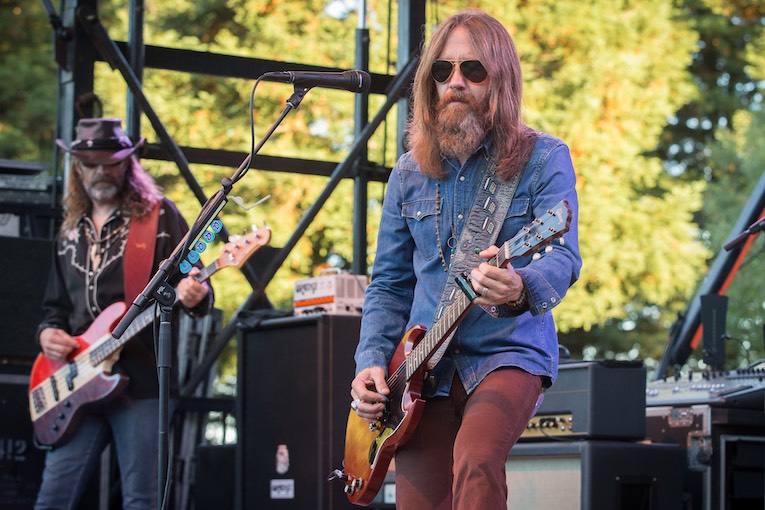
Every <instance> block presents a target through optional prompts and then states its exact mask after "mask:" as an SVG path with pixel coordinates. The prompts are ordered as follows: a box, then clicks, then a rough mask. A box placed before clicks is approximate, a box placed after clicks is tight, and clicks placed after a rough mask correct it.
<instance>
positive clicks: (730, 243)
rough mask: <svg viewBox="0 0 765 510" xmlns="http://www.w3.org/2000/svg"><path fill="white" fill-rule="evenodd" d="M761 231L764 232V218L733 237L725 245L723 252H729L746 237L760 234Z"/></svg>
mask: <svg viewBox="0 0 765 510" xmlns="http://www.w3.org/2000/svg"><path fill="white" fill-rule="evenodd" d="M762 230H765V217H762V218H760V219H759V220H757V221H755V222H754V223H752V224H751V225H749V226H748V227H747V228H746V230H744V231H743V232H741V233H740V234H739V235H737V236H736V237H734V238H733V239H731V240H730V241H728V242H727V243H725V245H724V246H723V248H725V251H731V250H732V249H733V248H735V247H736V246H738V245H739V244H741V243H743V242H744V240H745V239H746V238H747V237H749V236H750V235H752V234H756V233H757V232H760V231H762Z"/></svg>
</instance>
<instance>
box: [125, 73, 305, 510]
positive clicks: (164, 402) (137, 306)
mask: <svg viewBox="0 0 765 510" xmlns="http://www.w3.org/2000/svg"><path fill="white" fill-rule="evenodd" d="M256 86H257V83H256ZM309 90H310V87H302V86H295V90H294V92H293V94H292V96H290V98H289V99H288V100H287V104H286V106H285V107H284V109H283V110H282V112H281V114H280V115H279V117H278V118H277V119H276V120H275V121H274V122H273V124H271V127H270V128H269V129H268V131H267V132H266V134H265V135H264V136H263V138H261V140H260V142H259V143H258V145H257V146H256V147H254V148H253V150H252V151H251V153H250V154H249V155H248V156H247V157H246V158H245V160H244V161H243V162H242V164H241V165H240V166H239V168H238V169H237V171H236V172H235V173H234V175H233V176H232V177H231V178H224V179H222V180H221V189H220V190H218V191H217V192H216V193H215V194H214V195H213V196H212V197H210V198H209V199H208V200H207V202H206V203H205V204H204V205H203V206H202V211H201V212H200V213H199V216H198V217H197V219H196V220H195V221H194V223H193V225H192V226H191V228H190V229H189V231H188V232H187V233H186V235H185V236H184V237H183V239H181V241H180V242H179V243H178V245H177V246H176V247H175V248H174V250H173V252H172V253H171V254H170V256H169V257H168V258H167V259H165V260H164V261H162V263H161V264H160V266H159V268H158V269H157V272H156V273H155V274H154V276H153V277H152V278H151V280H150V281H149V283H148V284H147V285H146V287H144V289H143V290H142V291H141V293H140V294H139V295H138V296H137V297H136V298H135V300H133V303H132V304H131V305H130V308H129V309H128V310H127V312H126V313H125V315H123V316H122V318H121V319H120V321H119V322H118V323H117V325H116V326H115V328H114V330H113V331H112V337H114V338H120V337H121V336H122V335H123V334H124V333H125V330H127V328H128V326H130V324H131V323H132V322H133V320H134V319H135V318H136V317H137V316H138V314H139V313H141V311H142V310H143V309H144V308H145V307H146V305H147V304H148V303H149V301H150V300H151V299H154V300H155V301H156V302H157V303H158V304H159V305H160V323H159V339H158V344H159V345H158V348H157V377H158V380H159V428H158V455H157V466H158V471H157V473H158V483H157V508H158V509H160V510H161V509H162V508H165V507H164V505H163V504H164V503H166V501H165V498H166V497H167V496H168V495H169V494H170V490H169V489H170V483H169V479H168V477H167V474H168V465H169V464H168V450H169V447H168V443H169V422H170V417H169V414H170V413H169V402H170V391H169V390H170V373H171V369H172V366H173V363H172V331H171V318H172V310H173V306H174V304H175V300H176V294H175V288H173V286H172V285H170V284H169V283H168V282H167V279H168V278H169V277H170V276H171V275H173V274H175V271H176V270H177V269H178V266H179V265H180V263H181V260H182V258H183V255H184V254H185V253H186V252H187V251H189V247H190V246H191V247H194V246H196V245H197V242H199V241H200V239H201V237H202V235H203V234H204V232H205V231H206V230H207V228H208V227H209V226H210V224H211V223H212V222H213V221H214V220H215V218H216V217H217V216H218V213H219V212H220V211H221V210H222V209H223V207H224V206H225V205H226V203H227V202H228V198H227V196H228V194H229V193H230V192H231V189H232V188H233V185H234V183H236V182H237V181H238V180H239V179H241V178H242V177H244V174H246V173H247V170H249V168H250V163H251V162H252V157H253V156H254V155H255V154H257V152H258V151H259V150H260V149H261V148H262V147H263V145H264V144H265V143H266V141H267V140H268V139H269V138H270V137H271V135H272V134H273V132H274V131H275V130H276V128H277V127H278V126H279V124H281V122H282V120H284V118H285V117H286V116H287V114H288V113H289V112H290V111H292V110H294V109H297V107H298V106H300V103H301V102H302V100H303V98H304V97H305V95H306V93H307V92H308V91H309ZM190 239H193V242H189V240H190ZM138 447H140V446H138ZM166 485H167V491H165V488H166V487H165V486H166Z"/></svg>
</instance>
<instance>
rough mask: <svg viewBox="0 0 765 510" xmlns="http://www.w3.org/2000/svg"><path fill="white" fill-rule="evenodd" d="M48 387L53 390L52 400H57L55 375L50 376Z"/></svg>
mask: <svg viewBox="0 0 765 510" xmlns="http://www.w3.org/2000/svg"><path fill="white" fill-rule="evenodd" d="M50 389H51V390H52V391H53V400H55V401H56V402H58V383H57V382H56V376H55V375H52V376H50Z"/></svg>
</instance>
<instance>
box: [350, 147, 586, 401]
mask: <svg viewBox="0 0 765 510" xmlns="http://www.w3.org/2000/svg"><path fill="white" fill-rule="evenodd" d="M491 147H492V142H491V140H488V141H487V142H485V143H484V144H483V145H482V146H481V147H479V149H478V150H477V151H476V152H475V153H474V154H473V155H472V156H471V157H470V158H469V159H468V160H467V161H466V162H465V165H464V166H460V163H459V161H457V160H456V159H446V160H444V161H445V169H446V171H447V173H446V176H445V177H443V178H442V179H441V180H440V181H439V188H440V196H439V199H440V201H441V203H440V204H438V206H437V204H436V181H435V180H433V179H430V178H428V177H426V176H425V175H423V174H422V173H421V172H420V169H419V166H418V165H417V163H416V162H415V161H414V159H413V158H412V156H411V153H406V154H404V155H403V156H402V157H401V158H400V159H399V161H398V162H397V163H396V166H395V167H394V169H393V172H392V173H391V176H390V179H389V181H388V190H387V192H386V196H385V200H384V203H383V210H382V218H381V220H380V230H379V234H378V239H377V254H376V257H375V262H374V266H373V270H372V278H371V282H370V285H369V287H368V288H367V292H366V296H365V300H364V309H363V316H362V322H361V335H360V341H359V345H358V347H357V349H356V354H355V360H356V372H357V373H358V372H359V371H361V370H362V369H364V368H368V367H371V366H382V367H386V368H387V367H388V365H389V363H390V360H391V358H392V356H393V353H394V351H395V350H396V348H397V346H398V344H399V343H400V342H401V340H402V338H403V337H404V334H405V333H406V331H408V329H409V328H411V327H412V326H414V325H418V324H419V325H422V326H425V327H430V325H431V324H432V322H433V319H434V315H435V311H436V307H437V306H438V304H439V301H440V298H441V292H442V290H443V287H444V284H445V282H446V277H447V273H446V272H445V271H444V268H443V265H442V261H441V255H440V254H439V249H438V243H437V238H440V240H441V252H442V253H443V255H444V257H446V259H447V260H446V262H447V263H448V262H449V253H450V250H449V247H448V246H447V240H448V238H449V237H450V236H452V235H453V236H454V237H455V239H459V235H460V232H461V230H462V227H463V226H464V224H465V221H466V220H467V218H468V215H469V213H470V209H471V207H472V204H473V197H474V195H475V192H476V189H477V187H478V180H479V179H480V174H481V173H482V172H481V171H480V170H481V168H482V166H483V165H486V164H487V163H488V158H489V154H490V152H491ZM562 199H565V200H567V201H568V203H569V205H570V207H571V213H572V221H571V225H570V230H569V231H568V232H567V233H566V234H565V235H564V236H563V238H564V243H558V242H554V243H553V244H552V245H551V246H552V250H551V251H549V252H546V253H544V254H542V256H541V257H540V258H538V259H537V260H533V259H532V257H531V256H525V257H519V258H515V259H513V260H512V262H511V263H512V265H513V267H514V268H515V269H516V271H518V273H519V274H520V276H521V277H522V278H523V281H524V283H525V285H526V291H527V295H528V302H529V309H528V310H527V311H525V312H524V313H521V314H520V315H514V314H513V313H508V311H507V310H503V308H509V307H499V308H500V314H499V317H498V318H494V317H492V316H491V315H489V314H488V313H486V312H485V311H484V310H483V309H482V308H481V307H478V306H473V307H472V309H471V310H470V311H469V312H468V315H467V316H466V317H465V318H464V319H463V321H462V322H461V323H460V325H459V327H458V329H457V331H456V333H455V334H454V337H453V339H452V341H451V343H450V345H449V348H448V350H447V352H446V354H445V355H444V357H443V359H441V361H440V362H439V364H438V365H437V366H436V367H435V368H434V369H433V370H432V371H431V372H430V374H429V377H428V379H427V381H426V384H425V387H424V388H423V393H424V396H425V397H430V396H445V395H448V394H449V391H450V387H451V382H452V379H453V376H454V373H455V370H456V371H457V373H458V374H459V378H460V380H461V381H462V384H463V385H464V386H465V390H466V391H467V392H468V393H471V392H472V391H473V390H474V389H475V387H476V386H477V385H478V383H479V382H481V380H482V379H483V378H484V377H485V376H486V375H487V374H489V373H490V372H492V371H493V370H496V369H497V368H499V367H509V366H512V367H518V368H521V369H523V370H525V371H526V372H528V373H530V374H533V375H538V376H540V377H541V378H542V381H543V385H544V386H545V387H549V386H550V385H551V384H552V383H553V382H554V381H555V378H556V376H557V371H558V337H557V333H556V329H555V322H554V320H553V315H552V308H553V307H555V306H556V305H557V304H558V303H560V301H561V299H562V298H563V296H565V294H566V291H567V290H568V288H569V287H570V286H571V285H572V284H573V283H574V282H575V281H576V280H577V279H578V277H579V271H580V269H581V264H582V261H581V257H580V255H579V244H578V232H577V219H578V201H577V193H576V176H575V172H574V167H573V164H572V161H571V156H570V154H569V151H568V147H567V146H566V145H565V144H564V143H563V142H562V141H561V140H558V139H556V138H553V137H552V136H549V135H546V134H543V133H540V134H539V136H538V138H537V140H536V144H535V146H534V150H533V153H532V155H531V157H530V158H529V161H528V163H527V164H526V166H525V167H524V170H523V174H522V176H521V179H520V182H519V184H518V188H517V189H516V192H515V195H514V197H513V200H512V202H511V204H510V207H509V210H508V212H507V215H506V218H505V221H504V224H503V226H502V228H501V230H500V232H499V235H498V237H497V241H496V243H495V244H497V245H498V246H499V245H501V244H502V243H504V242H505V241H507V240H509V239H511V238H512V237H513V236H514V235H516V234H517V233H518V232H519V231H520V229H521V228H522V227H524V226H525V225H527V224H529V223H530V222H531V221H532V220H533V219H534V218H536V217H540V216H542V215H543V214H544V213H546V212H547V210H548V209H550V208H551V207H552V206H554V205H555V204H556V203H557V202H559V201H560V200H562ZM439 210H440V213H437V212H438V211H439ZM436 221H438V222H439V223H438V225H439V235H437V233H436ZM480 248H482V249H483V248H485V247H480Z"/></svg>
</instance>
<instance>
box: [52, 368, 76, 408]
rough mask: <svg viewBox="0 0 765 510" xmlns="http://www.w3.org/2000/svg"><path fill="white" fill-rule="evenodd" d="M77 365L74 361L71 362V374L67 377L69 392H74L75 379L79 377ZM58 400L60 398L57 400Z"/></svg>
mask: <svg viewBox="0 0 765 510" xmlns="http://www.w3.org/2000/svg"><path fill="white" fill-rule="evenodd" d="M77 373H78V372H77V363H75V362H74V361H70V362H69V373H68V374H67V376H66V387H67V388H69V391H74V378H75V377H77ZM56 400H58V398H56Z"/></svg>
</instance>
